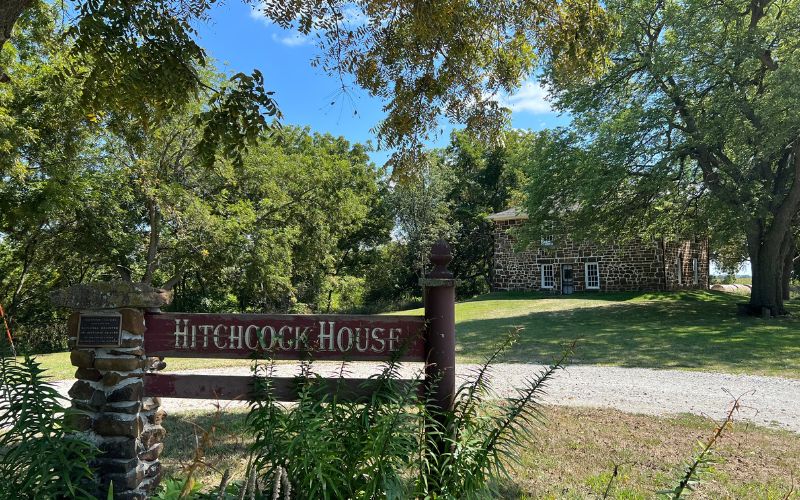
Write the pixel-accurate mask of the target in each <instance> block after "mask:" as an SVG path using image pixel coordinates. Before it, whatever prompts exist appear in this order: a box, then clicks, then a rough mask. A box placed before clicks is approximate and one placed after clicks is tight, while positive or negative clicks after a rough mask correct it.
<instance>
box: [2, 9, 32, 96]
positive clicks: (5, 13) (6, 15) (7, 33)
mask: <svg viewBox="0 0 800 500" xmlns="http://www.w3.org/2000/svg"><path fill="white" fill-rule="evenodd" d="M31 5H33V0H3V1H2V2H0V50H3V45H5V43H6V42H7V41H8V40H10V39H11V32H12V31H13V30H14V24H16V22H17V19H19V16H21V15H22V13H23V12H24V11H25V9H27V8H28V7H30V6H31ZM7 80H8V76H6V74H5V68H2V67H0V81H7Z"/></svg>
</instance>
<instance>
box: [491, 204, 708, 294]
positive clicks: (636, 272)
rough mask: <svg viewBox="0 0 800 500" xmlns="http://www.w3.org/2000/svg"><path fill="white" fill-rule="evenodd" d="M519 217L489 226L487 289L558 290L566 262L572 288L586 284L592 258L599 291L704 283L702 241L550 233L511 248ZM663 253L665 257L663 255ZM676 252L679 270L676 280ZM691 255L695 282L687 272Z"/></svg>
mask: <svg viewBox="0 0 800 500" xmlns="http://www.w3.org/2000/svg"><path fill="white" fill-rule="evenodd" d="M522 223H523V219H511V220H497V221H495V230H494V263H493V266H492V277H491V281H492V289H493V290H541V291H552V292H553V293H561V291H562V269H563V268H564V266H572V271H573V285H574V291H576V292H578V291H584V290H589V289H588V288H587V286H586V284H587V283H586V282H587V280H586V268H587V263H597V266H598V269H599V278H600V285H599V290H601V291H658V290H675V289H704V288H707V287H708V271H709V268H708V242H707V241H706V240H697V241H689V240H684V241H680V242H667V243H665V242H661V241H652V242H645V241H632V242H628V243H620V244H608V245H598V244H594V243H590V242H578V241H573V240H571V239H569V238H568V237H559V236H556V237H555V241H554V242H553V245H542V246H538V247H537V246H531V247H529V248H527V249H524V250H520V251H517V250H515V248H514V246H515V243H516V241H515V239H514V235H513V231H514V229H515V228H517V227H519V226H521V225H522ZM665 256H666V258H665ZM679 257H680V267H681V269H682V272H683V274H682V275H681V280H680V285H679V284H678V273H677V268H678V264H677V263H676V259H678V258H679ZM693 259H697V271H698V276H697V283H695V282H694V281H695V280H694V275H693ZM551 264H552V266H553V281H554V283H553V288H552V289H549V288H542V275H541V274H542V266H543V265H545V266H546V265H551Z"/></svg>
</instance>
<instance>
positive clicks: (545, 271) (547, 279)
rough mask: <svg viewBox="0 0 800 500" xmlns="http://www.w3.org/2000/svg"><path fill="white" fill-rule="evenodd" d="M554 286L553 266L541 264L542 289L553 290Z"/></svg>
mask: <svg viewBox="0 0 800 500" xmlns="http://www.w3.org/2000/svg"><path fill="white" fill-rule="evenodd" d="M554 286H555V278H554V274H553V264H542V288H553V287H554Z"/></svg>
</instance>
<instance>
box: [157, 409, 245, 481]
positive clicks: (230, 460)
mask: <svg viewBox="0 0 800 500" xmlns="http://www.w3.org/2000/svg"><path fill="white" fill-rule="evenodd" d="M220 404H221V405H222V406H223V407H224V405H225V402H224V401H222V402H220ZM246 418H247V412H246V411H244V410H242V409H239V408H236V409H222V410H221V411H220V414H219V416H216V415H215V412H213V411H207V412H191V413H177V414H175V415H169V416H167V418H166V419H164V424H163V425H164V428H165V429H166V430H167V435H166V438H165V439H164V453H163V454H162V455H161V461H162V464H163V467H164V472H165V475H166V476H167V477H169V476H178V477H181V476H182V470H183V467H184V466H185V465H186V464H187V463H189V462H191V460H192V458H193V456H194V452H195V448H196V446H197V443H198V442H199V440H200V439H201V436H202V433H203V432H204V431H208V430H210V429H211V428H212V426H214V427H216V430H215V433H214V439H212V441H211V446H209V447H208V448H207V449H205V450H204V453H205V462H206V463H208V464H211V465H212V466H213V467H214V468H215V469H216V470H213V469H206V470H204V471H202V472H201V473H200V475H201V479H202V478H203V477H205V478H207V479H206V480H204V481H203V482H210V483H211V484H216V482H218V481H219V476H220V475H221V474H222V472H224V470H225V469H231V471H232V473H233V474H234V477H237V475H240V474H237V472H239V473H241V472H243V470H244V464H243V462H244V461H246V460H247V456H248V452H249V447H250V443H252V437H251V436H250V434H249V433H248V432H247V427H246V425H245V419H246Z"/></svg>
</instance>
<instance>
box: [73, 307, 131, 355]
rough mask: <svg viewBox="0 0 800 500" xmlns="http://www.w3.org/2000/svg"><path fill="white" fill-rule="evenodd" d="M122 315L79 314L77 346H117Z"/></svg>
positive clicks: (119, 338)
mask: <svg viewBox="0 0 800 500" xmlns="http://www.w3.org/2000/svg"><path fill="white" fill-rule="evenodd" d="M121 332H122V316H121V315H119V314H86V315H84V314H81V317H80V321H79V322H78V342H77V345H78V347H119V345H120V340H121V337H122V335H121Z"/></svg>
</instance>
